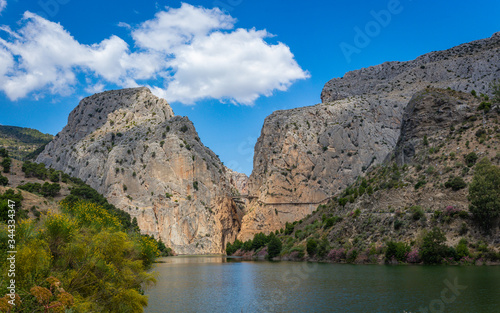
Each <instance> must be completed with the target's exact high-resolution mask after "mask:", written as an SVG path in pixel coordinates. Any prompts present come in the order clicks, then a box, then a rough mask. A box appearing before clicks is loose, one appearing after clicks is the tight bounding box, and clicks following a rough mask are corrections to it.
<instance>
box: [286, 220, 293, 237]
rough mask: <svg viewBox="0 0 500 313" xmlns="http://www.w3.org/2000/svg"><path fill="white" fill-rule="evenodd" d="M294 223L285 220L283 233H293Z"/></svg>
mask: <svg viewBox="0 0 500 313" xmlns="http://www.w3.org/2000/svg"><path fill="white" fill-rule="evenodd" d="M294 227H295V226H294V225H293V224H291V223H288V222H286V224H285V235H291V234H292V233H293V229H294Z"/></svg>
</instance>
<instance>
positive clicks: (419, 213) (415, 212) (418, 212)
mask: <svg viewBox="0 0 500 313" xmlns="http://www.w3.org/2000/svg"><path fill="white" fill-rule="evenodd" d="M410 210H411V212H412V214H411V217H412V218H413V220H415V221H418V220H419V219H421V218H423V217H425V214H424V210H422V208H421V207H420V206H419V205H415V206H412V207H411V208H410Z"/></svg>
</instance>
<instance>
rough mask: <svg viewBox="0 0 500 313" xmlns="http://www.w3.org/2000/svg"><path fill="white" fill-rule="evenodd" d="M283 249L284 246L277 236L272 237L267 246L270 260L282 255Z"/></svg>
mask: <svg viewBox="0 0 500 313" xmlns="http://www.w3.org/2000/svg"><path fill="white" fill-rule="evenodd" d="M282 248H283V244H282V243H281V240H280V239H279V238H278V237H276V236H271V240H269V243H268V244H267V255H268V258H270V259H272V258H274V257H277V256H278V255H280V253H281V249H282Z"/></svg>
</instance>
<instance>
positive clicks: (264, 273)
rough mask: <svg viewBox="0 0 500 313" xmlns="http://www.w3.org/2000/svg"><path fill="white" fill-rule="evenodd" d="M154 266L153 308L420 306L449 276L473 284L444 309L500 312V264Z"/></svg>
mask: <svg viewBox="0 0 500 313" xmlns="http://www.w3.org/2000/svg"><path fill="white" fill-rule="evenodd" d="M162 261H164V262H165V263H158V264H155V266H154V270H155V271H156V272H158V274H159V277H158V283H157V285H156V286H155V287H153V288H152V289H150V290H148V291H147V294H148V295H149V306H148V307H147V308H146V310H145V311H146V312H147V313H154V312H402V311H403V310H406V311H407V312H420V308H425V307H427V308H428V307H429V305H430V304H431V303H433V302H432V301H433V300H436V299H439V297H440V296H441V293H442V290H443V288H446V284H445V283H444V281H445V280H449V281H451V282H453V281H454V280H455V279H458V282H459V284H460V285H464V286H467V289H465V290H464V292H462V293H461V294H460V296H458V297H456V299H455V300H454V301H453V303H449V304H448V303H447V304H446V310H445V311H446V312H457V313H465V312H477V313H479V312H488V313H489V312H500V309H499V308H500V298H499V297H498V291H499V290H500V267H473V266H471V267H456V266H455V267H452V266H448V267H446V266H434V267H432V266H430V267H429V266H379V265H374V266H354V265H342V264H316V263H301V262H265V261H260V262H252V261H244V260H242V259H240V258H231V259H228V258H225V257H223V256H194V257H193V256H189V257H186V256H179V257H170V258H165V259H162Z"/></svg>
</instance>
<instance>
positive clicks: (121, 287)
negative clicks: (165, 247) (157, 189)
mask: <svg viewBox="0 0 500 313" xmlns="http://www.w3.org/2000/svg"><path fill="white" fill-rule="evenodd" d="M6 197H7V198H9V199H11V198H12V199H14V198H15V201H16V203H18V204H19V205H20V204H21V201H22V198H20V197H19V195H18V194H14V193H13V192H11V193H9V194H8V195H7V196H5V195H4V196H2V197H1V198H2V199H3V198H6ZM2 201H3V200H2ZM61 210H62V212H60V213H56V212H49V213H48V214H47V215H46V216H45V217H44V218H43V219H42V220H41V221H40V222H39V223H35V221H33V220H29V219H21V220H19V221H18V223H17V229H16V241H17V242H16V243H17V246H16V248H17V251H18V252H17V255H16V288H17V289H16V291H17V293H18V295H19V297H20V300H21V301H22V302H20V303H19V305H18V306H16V308H15V309H14V311H13V312H49V311H48V308H49V307H50V308H52V309H51V310H50V312H52V311H53V310H57V312H64V310H66V309H71V310H72V311H71V312H142V311H143V307H144V306H145V305H146V304H147V297H146V296H144V294H143V289H142V288H143V287H144V286H148V285H149V284H151V283H153V282H154V281H155V280H154V277H153V275H152V274H149V273H148V272H146V269H147V268H148V267H149V266H150V265H151V263H152V262H153V261H154V259H155V258H156V257H157V256H158V255H159V251H158V243H157V242H156V240H154V239H153V238H151V237H148V236H141V235H140V234H138V233H136V232H129V231H127V229H126V228H125V227H124V226H123V225H122V224H121V223H120V220H119V219H118V218H117V217H116V216H114V215H113V214H112V213H111V212H109V211H108V210H106V209H105V208H104V207H102V206H100V205H98V204H96V203H92V202H88V201H81V200H79V201H76V202H74V201H69V200H66V201H63V202H62V204H61ZM7 236H8V232H7V226H6V224H5V223H1V224H0V244H1V245H2V247H0V248H1V249H0V254H1V255H0V256H1V258H2V261H1V262H2V263H0V267H1V270H2V276H3V277H2V278H3V279H2V280H1V283H0V288H2V289H3V290H5V289H6V285H5V284H6V282H7V279H6V277H5V276H6V273H7V270H6V266H8V264H7V263H6V262H5V261H4V260H5V259H6V251H7V249H5V247H4V246H3V245H5V244H6V242H7V240H5V239H6V238H7ZM61 287H62V288H64V289H61ZM0 302H1V301H0ZM0 305H4V306H8V304H6V303H5V302H2V303H1V304H0ZM54 312H55V311H54Z"/></svg>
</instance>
